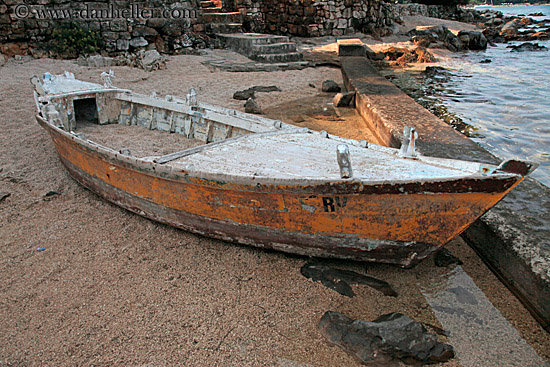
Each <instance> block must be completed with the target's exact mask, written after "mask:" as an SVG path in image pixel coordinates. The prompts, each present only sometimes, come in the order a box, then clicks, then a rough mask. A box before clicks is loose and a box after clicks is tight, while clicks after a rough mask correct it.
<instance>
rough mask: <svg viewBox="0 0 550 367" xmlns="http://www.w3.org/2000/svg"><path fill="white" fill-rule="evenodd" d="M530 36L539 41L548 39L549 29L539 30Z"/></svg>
mask: <svg viewBox="0 0 550 367" xmlns="http://www.w3.org/2000/svg"><path fill="white" fill-rule="evenodd" d="M529 37H530V38H532V39H536V40H539V41H546V40H548V39H549V38H550V37H549V35H548V31H539V32H536V33H533V34H532V35H530V36H529Z"/></svg>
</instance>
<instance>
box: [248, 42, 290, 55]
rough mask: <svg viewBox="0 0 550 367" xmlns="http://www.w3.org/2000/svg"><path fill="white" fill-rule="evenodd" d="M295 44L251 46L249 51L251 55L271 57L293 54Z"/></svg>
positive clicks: (281, 43)
mask: <svg viewBox="0 0 550 367" xmlns="http://www.w3.org/2000/svg"><path fill="white" fill-rule="evenodd" d="M295 52H296V44H295V43H293V42H279V43H268V44H259V45H258V44H256V45H252V49H251V51H250V54H251V55H261V54H266V55H272V54H285V53H295Z"/></svg>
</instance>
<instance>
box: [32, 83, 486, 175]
mask: <svg viewBox="0 0 550 367" xmlns="http://www.w3.org/2000/svg"><path fill="white" fill-rule="evenodd" d="M45 84H46V85H47V86H48V89H49V90H46V91H44V90H42V91H41V90H40V87H41V86H43V84H39V85H38V86H37V85H35V93H37V94H36V102H37V107H38V109H39V110H40V111H41V114H42V116H43V117H44V118H45V119H46V120H47V121H49V122H50V123H51V124H53V125H55V126H58V127H61V128H62V129H63V130H65V131H67V132H70V133H71V134H74V135H76V136H78V137H80V138H82V139H85V140H88V141H92V142H94V143H95V144H97V145H100V146H102V147H104V148H107V149H109V150H111V151H114V152H115V153H121V154H124V155H128V156H133V157H136V158H142V159H145V160H148V161H153V162H154V163H159V164H166V163H168V162H170V164H171V165H175V166H179V167H180V168H184V169H191V170H193V169H195V170H197V171H206V172H211V173H219V174H224V173H227V172H228V171H230V172H231V173H232V174H234V175H237V176H246V177H262V176H264V177H276V178H280V179H285V180H286V179H296V178H301V179H314V180H333V179H334V180H340V179H341V178H349V177H351V176H352V175H353V177H354V178H360V179H363V180H369V181H378V180H380V177H384V178H385V180H397V181H403V180H405V181H406V180H414V179H418V178H423V179H452V178H457V177H463V176H468V175H479V174H483V175H487V174H490V173H492V172H494V171H495V167H486V166H485V165H480V164H479V163H473V162H461V161H453V160H445V159H437V158H429V157H421V156H419V155H417V154H416V153H415V151H414V140H415V139H416V137H417V134H416V132H415V131H414V129H412V130H410V131H408V132H405V134H407V138H406V139H405V143H404V144H403V146H402V149H401V150H397V149H393V148H387V147H382V146H379V145H375V144H370V143H368V142H366V141H357V140H353V139H346V138H342V137H339V136H334V135H329V134H327V133H326V132H323V131H322V132H314V131H312V130H310V129H307V128H299V127H296V126H293V125H289V124H285V123H283V122H281V121H278V120H271V119H267V118H264V117H261V116H257V115H251V114H247V113H243V112H240V111H236V110H233V109H227V108H223V107H218V106H211V105H208V104H205V103H199V102H198V101H197V97H196V93H195V91H194V90H193V89H191V90H190V92H189V94H187V96H186V97H185V98H177V97H173V96H165V97H164V98H160V97H157V96H156V95H155V94H153V95H151V96H145V95H140V94H135V93H132V92H130V91H127V90H122V89H118V88H108V87H106V86H101V85H98V84H93V83H87V82H82V81H78V80H75V79H74V77H73V78H72V79H71V78H70V77H69V78H63V79H61V81H60V82H56V79H53V82H50V83H45ZM342 144H344V145H345V148H342ZM366 148H367V149H366ZM343 165H344V166H343ZM346 165H348V166H349V167H345V166H346ZM352 166H353V171H354V172H353V173H352ZM346 172H347V173H346Z"/></svg>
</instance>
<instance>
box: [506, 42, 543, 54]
mask: <svg viewBox="0 0 550 367" xmlns="http://www.w3.org/2000/svg"><path fill="white" fill-rule="evenodd" d="M507 48H511V49H512V52H525V51H548V48H546V47H545V46H541V45H539V44H538V43H531V42H525V43H522V44H521V45H517V46H513V45H512V46H508V47H507Z"/></svg>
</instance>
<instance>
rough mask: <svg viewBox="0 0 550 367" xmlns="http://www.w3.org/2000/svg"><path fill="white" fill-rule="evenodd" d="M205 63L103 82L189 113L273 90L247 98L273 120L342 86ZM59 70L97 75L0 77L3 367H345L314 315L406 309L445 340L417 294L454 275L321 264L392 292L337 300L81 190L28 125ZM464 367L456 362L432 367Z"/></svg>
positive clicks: (44, 63)
mask: <svg viewBox="0 0 550 367" xmlns="http://www.w3.org/2000/svg"><path fill="white" fill-rule="evenodd" d="M200 61H201V57H198V56H178V57H173V58H171V61H169V63H168V65H167V69H165V70H161V71H156V72H153V73H147V72H145V71H142V70H138V69H131V68H128V67H115V68H113V69H114V70H115V74H116V77H117V78H116V79H115V82H114V83H115V85H117V86H120V87H124V88H130V89H133V90H135V91H137V92H141V93H147V94H149V93H150V92H152V91H153V90H155V91H157V93H159V94H161V95H164V94H170V95H180V96H183V95H185V94H186V93H187V91H188V89H189V88H190V87H191V86H195V87H196V89H197V91H198V97H199V99H200V100H203V101H205V102H209V103H213V104H219V105H222V106H225V107H232V108H237V109H240V110H244V108H243V102H241V101H235V100H233V99H232V98H231V96H232V94H233V93H234V92H235V91H236V90H242V89H246V88H248V87H251V86H253V85H277V86H279V87H280V88H281V89H282V92H274V93H258V99H257V100H258V102H259V103H260V104H261V105H262V107H263V108H265V109H269V108H270V107H274V106H285V105H286V104H288V103H290V102H291V101H293V100H296V99H298V98H305V97H314V96H316V95H318V94H319V90H318V89H314V88H311V87H309V86H308V84H309V83H313V84H315V85H316V86H320V85H321V82H322V81H323V80H325V79H333V80H335V81H337V82H339V83H341V82H342V80H341V74H340V71H339V70H337V69H333V68H316V69H312V68H310V69H304V70H301V71H286V72H272V73H266V72H258V73H229V72H221V71H217V70H213V69H209V68H207V67H205V66H203V65H201V64H200ZM65 70H68V71H71V72H74V74H75V76H76V78H78V79H82V80H87V81H94V82H100V77H99V75H100V73H101V72H102V71H104V70H102V69H94V68H88V67H80V66H78V65H76V64H75V63H73V62H71V61H59V60H48V59H44V60H30V61H26V60H24V61H23V62H20V63H17V62H15V61H13V60H11V61H9V62H8V63H7V64H6V65H5V66H4V67H0V80H1V81H2V83H3V85H2V88H1V89H0V106H1V107H2V111H4V113H3V114H2V115H1V116H0V123H1V126H2V127H3V132H2V134H0V147H1V149H0V162H2V163H1V167H0V191H1V192H6V193H9V194H10V196H9V197H7V198H5V199H3V200H2V201H1V202H0V250H1V251H0V274H1V275H0V280H1V281H0V331H1V332H0V345H2V348H0V366H4V365H6V366H8V365H12V366H74V365H86V366H91V365H96V366H112V365H120V366H128V365H136V366H173V365H189V366H355V365H358V363H357V362H356V361H355V360H354V359H352V358H351V357H350V356H348V355H347V354H346V353H345V352H344V351H342V350H340V349H338V348H336V347H333V346H329V345H328V344H327V343H326V342H325V341H324V340H323V338H322V337H321V335H320V334H319V332H318V330H317V323H318V321H319V319H320V317H321V316H322V315H323V313H324V312H325V311H327V310H335V311H339V312H342V313H344V314H346V315H347V316H349V317H352V318H356V319H363V320H372V319H375V318H376V317H378V316H380V315H381V314H384V313H388V312H401V313H404V314H407V315H408V316H410V317H411V318H413V319H415V320H417V321H422V322H425V323H429V324H433V325H435V326H438V327H441V324H440V323H439V321H438V319H437V317H436V315H435V313H434V312H433V310H432V309H431V307H430V306H429V305H428V303H427V301H426V299H425V298H424V296H423V295H422V292H421V288H423V287H426V286H428V287H429V286H430V285H431V284H433V282H434V281H435V279H442V278H445V276H446V274H451V273H452V267H451V268H438V267H435V266H434V264H433V260H432V259H431V258H429V259H427V260H426V261H424V262H423V263H421V264H420V265H419V266H418V267H416V268H414V269H410V270H405V269H400V268H397V267H394V266H387V265H380V264H361V263H355V262H349V261H334V260H332V261H328V260H323V262H325V263H327V264H330V265H332V266H335V267H338V268H342V269H349V270H354V271H358V272H360V273H363V274H368V275H371V276H374V277H377V278H380V279H383V280H385V281H387V282H389V283H390V284H391V285H392V286H393V288H394V289H395V290H396V291H397V293H398V294H399V296H398V297H397V298H394V297H387V296H384V295H382V294H381V293H379V292H378V291H376V290H374V289H371V288H368V287H364V286H356V287H354V290H355V292H356V293H357V296H356V297H354V298H348V297H345V296H342V295H340V294H338V293H336V292H334V291H332V290H329V289H327V288H325V287H324V286H323V285H322V284H320V283H316V282H313V281H312V280H311V279H306V278H305V277H303V276H302V275H301V274H300V268H301V267H302V265H303V264H304V263H305V262H306V261H308V259H307V258H304V257H298V256H289V255H285V254H281V253H277V252H268V251H262V250H258V249H255V248H251V247H246V246H238V245H233V244H229V243H226V242H221V241H216V240H211V239H208V238H204V237H200V236H196V235H192V234H189V233H186V232H183V231H180V230H176V229H173V228H171V227H168V226H165V225H161V224H158V223H155V222H152V221H150V220H147V219H145V218H142V217H140V216H138V215H135V214H132V213H129V212H127V211H125V210H123V209H121V208H119V207H117V206H114V205H112V204H110V203H108V202H106V201H105V200H103V199H101V198H100V197H98V196H97V195H95V194H93V193H91V192H90V191H88V190H86V189H84V188H83V187H81V186H80V185H78V184H77V183H76V182H74V181H73V180H72V179H70V178H69V176H68V175H67V173H66V171H65V170H64V168H63V166H62V165H61V163H60V162H59V160H58V158H57V155H56V152H55V149H54V147H53V144H52V143H51V140H50V138H49V136H48V134H47V133H46V132H45V131H44V130H42V129H41V128H40V127H39V126H38V124H37V123H36V122H35V121H34V118H33V115H34V113H35V111H34V103H33V101H32V89H31V85H30V83H29V82H28V81H29V78H30V76H31V75H32V74H40V73H43V72H45V71H49V72H52V73H55V74H59V73H61V72H63V71H65ZM47 193H49V195H46V194H47ZM38 247H41V248H45V250H44V251H41V252H39V251H37V248H38ZM449 249H450V250H451V251H452V252H453V253H454V254H455V255H457V256H459V257H460V258H461V259H462V260H463V261H464V263H465V264H464V265H463V268H464V269H465V271H466V273H467V274H468V275H469V276H470V277H472V278H473V279H474V281H475V283H476V284H477V286H478V287H479V288H481V289H482V291H483V292H484V293H485V294H486V295H487V297H488V298H489V300H490V301H491V302H492V303H493V304H494V305H495V306H496V307H497V308H498V310H499V311H500V312H501V313H502V315H503V316H504V317H505V318H506V319H508V321H509V322H510V323H511V324H512V325H513V326H514V327H515V328H517V329H518V330H519V333H520V335H521V336H522V337H523V338H524V339H525V340H526V341H527V342H528V343H529V344H530V345H531V346H532V347H533V348H534V350H535V351H536V352H537V353H538V354H539V356H541V357H543V358H545V359H549V358H550V337H549V334H548V333H546V332H545V331H543V330H542V329H541V328H540V327H539V326H538V324H537V323H536V321H535V320H534V319H533V318H532V317H531V316H530V314H529V313H528V312H527V311H526V310H525V308H524V307H523V306H522V305H521V304H520V303H519V301H517V300H516V299H515V298H514V296H513V295H512V294H511V293H510V292H509V291H508V290H507V289H506V288H505V287H504V286H503V285H502V284H501V283H500V282H499V281H498V280H497V279H496V277H495V276H494V275H493V274H492V273H491V272H490V271H489V270H488V269H487V268H486V267H485V266H484V265H483V263H482V262H481V261H480V260H479V258H478V257H477V256H476V255H475V254H474V253H473V251H472V250H471V249H470V248H469V247H468V246H467V245H465V244H464V242H463V241H462V240H460V239H457V240H455V241H453V242H452V243H451V244H450V245H449ZM480 330H483V328H482V327H480ZM466 332H468V331H467V330H466ZM476 332H477V331H476ZM442 340H445V341H448V340H446V338H442ZM491 347H492V346H491V344H490V340H488V345H487V350H490V348H491ZM510 348H512V349H513V348H514V346H510ZM502 360H503V361H506V357H505V356H503V359H502ZM461 365H464V364H462V363H461V361H460V360H459V359H455V360H452V361H450V362H447V363H445V364H441V366H449V367H450V366H461ZM500 365H501V366H502V365H505V364H504V363H502V364H500Z"/></svg>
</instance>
